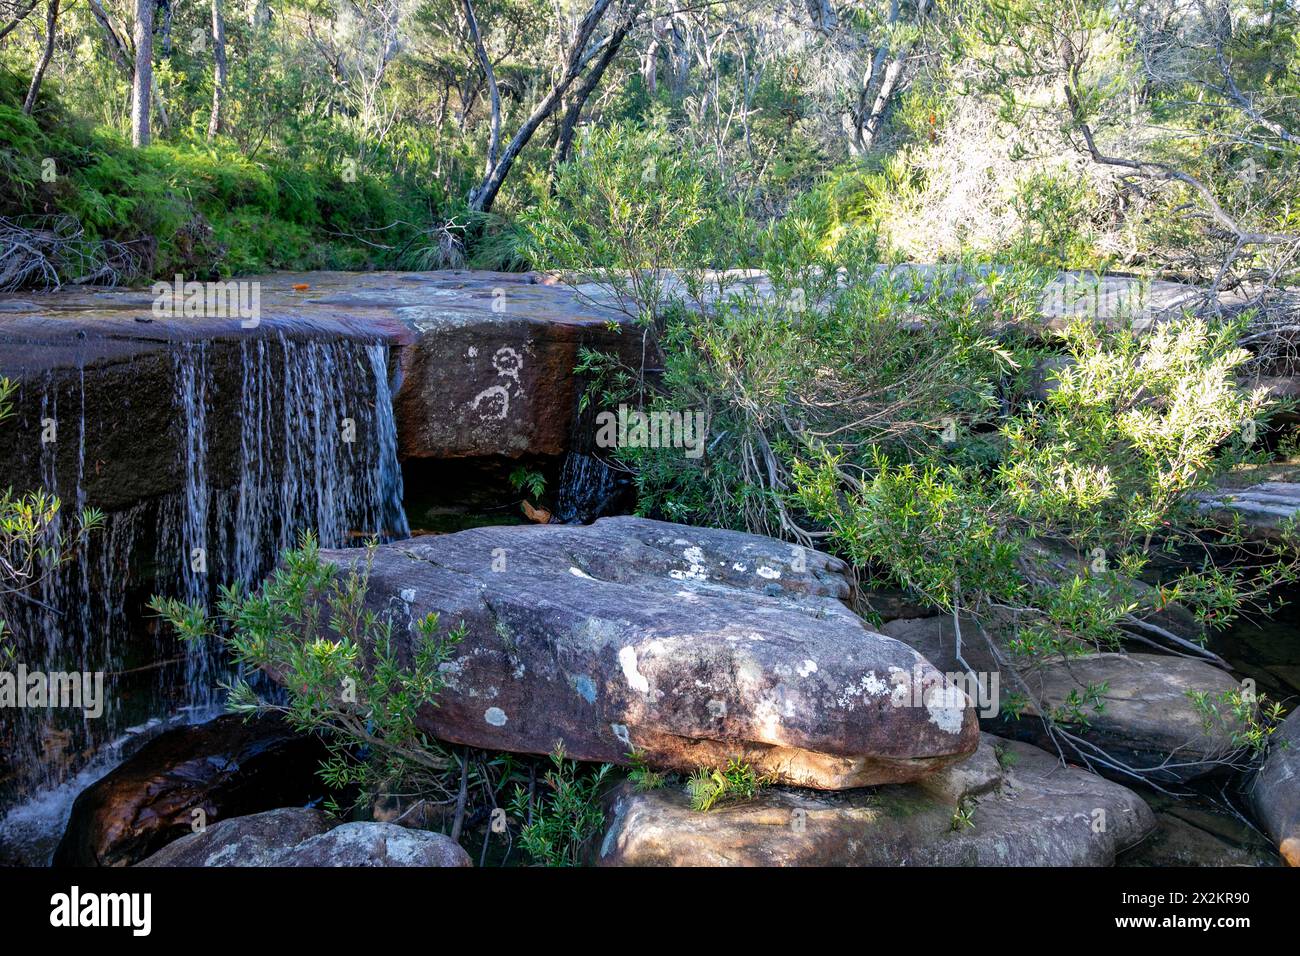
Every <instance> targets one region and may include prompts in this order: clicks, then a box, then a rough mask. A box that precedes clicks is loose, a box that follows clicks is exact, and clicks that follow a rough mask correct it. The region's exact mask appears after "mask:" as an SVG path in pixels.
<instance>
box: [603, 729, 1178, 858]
mask: <svg viewBox="0 0 1300 956" xmlns="http://www.w3.org/2000/svg"><path fill="white" fill-rule="evenodd" d="M959 811H960V814H959ZM606 819H607V820H608V821H609V822H608V828H607V830H606V832H605V835H604V838H603V840H602V841H601V842H600V843H599V845H598V846H596V847H595V848H594V862H595V863H596V864H597V865H600V866H1109V865H1111V864H1112V863H1114V861H1115V855H1116V853H1118V852H1120V851H1122V850H1124V849H1127V848H1128V847H1131V846H1133V845H1135V844H1137V843H1139V842H1140V841H1141V840H1142V839H1143V838H1144V837H1145V836H1146V835H1147V834H1148V833H1149V832H1150V831H1151V829H1152V827H1153V826H1154V820H1153V818H1152V815H1151V811H1150V810H1149V809H1148V808H1147V805H1146V804H1145V803H1144V802H1143V801H1142V798H1141V797H1139V796H1138V795H1137V794H1135V793H1133V792H1132V791H1130V790H1128V789H1126V788H1124V787H1122V786H1120V785H1118V784H1115V783H1111V782H1110V781H1108V780H1105V779H1103V778H1101V777H1098V776H1096V775H1094V774H1091V773H1088V772H1086V771H1084V770H1080V769H1077V768H1073V767H1064V766H1062V765H1061V764H1060V763H1059V762H1058V761H1057V759H1056V758H1055V757H1054V756H1053V755H1051V754H1048V753H1047V752H1045V751H1042V750H1039V749H1038V748H1036V747H1033V746H1030V745H1028V744H1023V743H1018V742H1015V741H1007V740H999V739H998V738H995V737H990V736H988V735H985V736H984V738H983V740H982V741H981V744H980V747H979V750H978V751H977V752H976V754H975V755H974V756H973V757H971V758H970V760H969V761H967V762H965V763H960V764H957V765H955V766H953V767H949V768H948V769H946V770H943V771H941V772H939V773H938V774H936V775H935V776H933V777H931V778H929V779H928V780H926V781H922V782H919V783H910V784H901V785H900V784H895V785H889V786H883V787H877V788H871V789H864V790H854V791H850V792H847V793H835V794H826V793H814V792H810V791H807V790H795V789H790V788H773V789H771V790H767V791H764V792H762V793H760V795H759V796H758V797H757V798H755V799H753V800H749V801H746V802H742V803H734V804H723V805H722V806H720V807H718V808H716V809H712V810H709V811H707V812H703V813H702V812H699V811H696V810H693V809H691V806H690V799H689V797H688V796H687V794H686V793H685V791H684V790H683V789H682V788H680V787H666V788H663V789H660V790H652V791H649V792H644V793H640V792H637V791H636V789H635V788H634V787H633V786H632V785H630V784H623V785H621V786H620V787H619V788H618V789H617V790H615V791H614V793H613V794H612V795H611V797H610V801H609V809H608V812H607V814H606Z"/></svg>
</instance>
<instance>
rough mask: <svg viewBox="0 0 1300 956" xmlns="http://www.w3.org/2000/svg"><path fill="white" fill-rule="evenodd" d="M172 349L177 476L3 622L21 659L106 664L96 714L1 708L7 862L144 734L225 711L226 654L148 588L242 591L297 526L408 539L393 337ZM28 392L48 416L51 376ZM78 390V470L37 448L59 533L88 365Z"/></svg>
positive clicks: (79, 489)
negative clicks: (151, 600) (234, 367)
mask: <svg viewBox="0 0 1300 956" xmlns="http://www.w3.org/2000/svg"><path fill="white" fill-rule="evenodd" d="M170 358H171V373H172V380H173V389H172V396H171V401H172V413H173V416H174V418H173V421H174V436H173V438H174V444H175V448H176V454H177V466H178V472H179V475H180V476H181V478H182V481H181V485H180V488H179V489H178V490H176V491H173V492H172V493H169V494H165V495H162V496H160V497H157V498H154V499H150V500H146V501H142V502H140V503H139V504H136V505H134V506H132V507H130V508H128V509H126V510H120V511H116V512H113V513H111V514H109V515H108V516H107V521H106V524H105V526H104V527H103V528H102V529H101V530H99V531H97V532H95V533H94V534H93V535H92V537H91V539H90V541H89V542H88V544H87V546H86V547H85V548H84V549H82V551H81V552H80V554H79V555H78V558H77V560H75V561H73V562H71V563H70V564H68V565H67V566H65V567H64V568H62V569H61V570H60V571H59V572H57V573H55V574H52V575H51V576H49V577H48V578H47V579H46V580H45V581H44V583H43V585H42V587H41V591H40V595H39V604H36V603H33V604H29V605H27V606H25V607H24V608H20V609H18V611H17V615H16V617H15V618H14V620H13V621H12V623H11V626H12V627H13V630H14V632H15V635H16V636H17V639H18V654H19V658H18V659H19V660H24V661H30V662H33V663H31V664H30V665H29V667H31V668H32V669H36V668H38V667H39V668H41V669H44V670H46V671H54V670H67V671H90V672H103V673H104V674H105V684H104V686H105V694H104V697H105V702H104V712H103V714H102V715H101V716H99V717H97V718H92V717H89V716H85V715H84V714H83V713H82V712H81V711H77V710H72V711H70V710H68V709H66V708H63V709H55V708H21V709H16V710H9V711H7V712H6V713H5V714H4V715H3V716H4V719H5V720H8V721H11V722H16V725H11V726H10V727H9V728H7V730H5V728H0V730H5V733H4V735H3V736H4V737H5V738H7V739H8V740H9V741H11V742H12V743H13V744H14V746H12V747H11V748H9V749H10V750H11V752H10V753H8V754H7V755H6V762H7V764H8V766H7V767H5V768H3V773H0V777H3V779H0V813H3V814H4V816H3V817H2V818H0V862H4V860H5V857H6V855H8V856H18V857H20V858H22V857H28V858H30V856H31V854H30V852H28V853H23V851H22V846H23V844H30V843H31V842H32V841H33V840H42V841H48V840H49V838H50V834H51V833H53V834H54V835H55V836H57V833H58V831H59V830H61V828H62V825H63V822H64V820H65V819H66V814H67V811H68V809H69V807H70V804H71V801H72V799H73V798H74V797H75V796H76V793H77V792H79V791H80V790H81V789H83V788H84V787H85V786H87V785H88V784H89V783H90V782H93V780H94V779H97V778H98V777H99V776H101V775H102V774H103V773H105V772H107V771H108V770H110V769H112V767H113V766H114V765H116V763H117V762H118V761H119V760H120V759H121V758H122V757H124V756H125V755H127V754H128V753H129V752H131V751H133V750H134V749H135V748H136V747H137V746H138V743H139V741H140V740H143V739H146V738H147V737H148V736H149V735H151V734H153V733H156V732H157V731H158V730H159V729H162V728H163V727H165V726H169V725H173V724H175V723H176V722H178V721H179V722H187V721H197V720H203V719H206V718H208V717H209V716H211V715H212V714H213V713H214V712H215V711H217V710H218V709H219V708H220V705H221V697H220V689H219V683H220V681H221V680H222V678H223V677H225V676H227V674H228V671H229V666H228V664H227V662H226V661H225V660H224V659H223V657H222V654H221V652H220V649H219V648H217V647H214V646H202V645H195V644H191V645H186V646H184V647H182V646H181V645H180V642H179V641H177V640H176V638H175V637H174V636H173V635H170V634H166V633H161V632H160V629H159V628H158V627H157V622H156V621H154V620H152V619H151V617H150V615H148V613H147V612H146V611H145V609H144V603H145V602H146V601H147V599H148V597H149V596H150V595H151V594H163V595H168V596H175V597H180V598H183V599H185V600H189V601H208V602H210V601H212V600H213V599H214V598H215V597H216V595H217V589H218V587H219V586H221V585H230V584H242V585H243V586H253V585H255V584H256V583H257V582H258V581H260V580H261V578H262V577H263V576H264V575H265V574H266V572H267V571H268V570H269V569H270V568H271V567H272V566H273V564H274V562H275V560H276V557H277V555H278V554H279V553H280V551H281V550H283V549H284V548H286V547H289V546H291V545H293V544H294V543H295V542H296V541H297V539H298V537H299V535H301V534H302V533H303V532H305V531H313V532H314V533H315V534H316V535H317V537H318V539H319V541H320V543H321V545H322V546H323V547H343V546H348V545H355V544H362V543H364V542H365V541H366V540H367V539H369V538H372V537H375V538H379V539H380V540H391V539H393V538H399V537H405V536H407V535H408V534H409V527H408V526H407V522H406V517H405V513H404V511H403V508H402V473H401V469H400V467H399V465H398V460H397V430H396V425H395V422H394V419H393V408H392V386H391V385H390V382H389V350H388V347H387V346H386V345H384V344H367V343H365V342H360V341H352V340H346V339H343V340H339V339H335V340H329V341H324V340H313V339H308V340H301V339H294V338H291V337H289V336H286V335H285V334H283V333H275V334H270V335H265V336H262V337H258V338H256V339H251V338H250V339H248V340H245V341H242V342H240V343H238V344H236V343H231V342H216V341H212V342H208V341H193V342H181V343H175V344H174V345H173V346H172V347H171V355H170ZM233 362H237V363H238V369H239V388H238V391H239V394H238V395H232V394H229V393H230V389H229V388H228V387H227V388H225V390H224V392H223V389H222V384H221V383H222V382H223V381H226V380H227V379H223V378H222V377H220V376H219V375H218V374H217V373H218V370H219V368H220V366H221V364H222V363H226V364H227V366H228V365H229V364H230V363H233ZM24 387H42V388H43V392H42V395H41V399H40V405H39V407H40V411H41V415H42V417H49V418H57V416H58V414H59V409H58V408H57V404H58V402H59V391H58V389H56V388H54V387H53V385H52V381H51V380H48V379H47V381H46V382H45V383H43V384H42V383H39V382H36V383H25V385H24ZM80 391H81V408H80V416H79V420H78V426H77V429H78V430H77V440H78V441H79V442H80V450H79V454H78V457H77V465H76V474H75V476H74V475H67V474H58V473H57V472H58V469H57V468H56V462H55V458H54V456H53V454H46V453H45V451H44V449H43V452H42V461H41V474H42V479H43V481H44V484H45V486H46V487H47V488H51V489H55V488H61V489H69V488H71V487H75V492H74V493H73V494H68V493H67V491H65V492H64V495H63V497H64V500H65V502H66V504H65V508H64V513H63V514H61V515H60V517H59V523H60V525H61V530H63V531H65V532H66V531H67V530H69V528H70V527H72V524H71V523H72V522H73V520H74V518H73V515H72V512H73V509H72V508H71V507H70V505H71V504H72V502H73V501H75V502H76V504H77V506H78V508H77V510H79V509H80V508H82V507H84V506H86V505H94V504H95V502H94V501H87V500H86V498H87V496H86V492H85V481H84V479H85V441H86V427H87V426H86V419H85V374H84V370H81V371H80ZM63 394H64V396H65V403H66V395H67V394H68V393H67V392H66V391H64V393H63ZM65 414H66V409H65ZM233 416H238V421H237V422H236V423H233V424H232V423H231V421H230V419H231V418H232V417H233ZM232 427H237V428H238V444H237V447H238V461H237V462H234V463H232V462H229V461H223V460H221V458H222V457H223V456H224V457H229V453H228V452H227V453H222V452H221V451H220V450H219V446H221V443H220V442H218V441H216V440H215V437H214V436H215V435H216V434H217V431H218V429H221V428H225V429H227V430H229V429H230V428H232ZM223 447H231V443H230V442H227V443H226V444H225V446H223ZM65 467H66V466H65Z"/></svg>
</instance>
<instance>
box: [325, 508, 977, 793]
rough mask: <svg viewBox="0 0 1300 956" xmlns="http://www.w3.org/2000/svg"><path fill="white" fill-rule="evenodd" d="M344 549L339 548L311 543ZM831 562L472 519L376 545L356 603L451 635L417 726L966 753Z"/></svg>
mask: <svg viewBox="0 0 1300 956" xmlns="http://www.w3.org/2000/svg"><path fill="white" fill-rule="evenodd" d="M324 554H325V557H326V558H327V559H328V560H332V561H334V562H337V563H338V564H340V565H351V564H353V563H354V562H356V561H358V560H361V558H360V557H359V555H358V554H357V552H355V551H352V552H349V551H327V552H324ZM848 590H849V585H848V581H847V579H846V577H845V567H844V565H843V564H842V562H840V561H839V560H838V559H835V558H832V557H830V556H828V555H825V554H821V553H819V552H815V551H806V550H800V549H792V548H791V546H789V545H787V544H784V543H782V542H780V541H776V540H773V539H770V538H764V537H759V536H755V535H748V534H741V533H737V532H731V531H720V530H713V529H701V528H693V527H687V526H684V525H675V524H668V523H664V522H658V521H649V520H645V519H640V518H606V519H602V520H600V521H597V522H596V523H595V524H593V525H589V526H585V527H582V526H568V525H534V526H526V527H490V528H476V529H473V530H470V531H463V532H460V533H458V534H453V535H446V536H439V537H423V538H418V539H415V540H412V541H406V542H401V543H398V544H393V545H385V546H382V547H380V548H379V549H378V550H377V551H376V552H375V553H374V555H373V565H372V568H371V572H370V582H369V591H368V595H367V603H368V605H369V606H370V607H372V608H374V609H375V610H377V611H380V612H384V613H391V614H395V616H396V618H397V624H398V627H397V631H398V634H399V642H400V641H401V640H404V639H409V636H410V634H411V633H412V631H413V629H414V623H413V622H415V621H416V620H418V619H420V618H423V616H424V615H426V614H428V613H430V612H437V613H438V614H439V615H440V616H441V620H442V622H443V624H444V625H445V626H452V625H455V624H457V623H460V622H463V623H464V625H465V626H466V627H467V629H468V636H467V638H466V639H465V641H464V643H463V644H462V645H461V646H460V647H459V648H458V651H457V654H456V656H455V658H454V660H452V661H450V662H449V663H448V664H446V665H445V672H446V678H447V687H446V689H445V690H444V691H443V693H442V694H441V696H440V698H439V702H438V706H437V707H428V708H426V709H424V710H423V711H422V712H421V714H420V718H419V720H420V726H421V728H422V729H423V730H425V731H427V732H428V733H429V734H431V735H432V736H435V737H437V738H439V739H441V740H447V741H451V742H454V743H460V744H468V745H470V746H473V747H483V748H486V749H491V750H505V751H515V752H522V753H537V754H540V753H547V752H550V751H551V750H552V749H553V748H554V747H555V745H556V744H557V743H562V744H563V745H564V747H565V749H566V750H567V752H568V753H569V754H570V755H571V756H573V757H575V758H577V759H580V760H592V761H611V762H618V763H626V762H627V760H628V755H629V754H630V753H631V752H632V751H634V750H638V751H642V752H644V755H645V758H646V759H647V760H648V761H649V762H650V763H651V764H652V765H655V766H662V767H667V768H673V769H678V770H690V769H692V768H695V767H699V766H711V765H717V764H720V763H722V764H725V763H726V762H727V760H729V759H730V758H732V757H739V758H741V759H743V760H747V761H749V762H750V763H751V764H752V765H753V766H754V767H755V768H756V769H757V770H759V771H760V772H763V773H769V774H772V775H774V777H775V778H776V779H779V780H781V781H784V782H787V783H794V784H799V785H803V786H808V787H815V788H819V789H842V788H845V787H858V786H864V785H867V784H875V783H884V782H892V781H903V780H914V779H917V778H919V777H922V776H925V775H926V774H929V773H931V772H933V771H935V770H936V769H938V768H940V767H943V766H945V765H946V764H949V763H952V762H953V761H955V760H958V759H960V758H962V757H964V756H967V755H968V754H970V753H971V752H972V751H973V750H974V749H975V746H976V743H977V738H978V728H977V725H976V718H975V714H974V712H973V710H972V709H971V708H970V705H969V702H968V700H967V698H966V696H965V695H964V694H963V693H961V692H960V691H959V690H957V689H956V688H955V687H953V686H952V685H950V684H948V683H947V682H946V681H945V679H944V677H943V675H942V674H940V673H939V672H937V671H936V670H935V669H934V668H933V667H931V666H930V665H929V663H927V662H926V660H925V659H924V658H923V657H922V656H921V655H920V654H917V653H916V652H915V651H913V650H912V649H911V648H909V647H908V646H907V645H905V644H903V643H901V642H899V641H895V640H892V639H890V638H887V637H883V636H881V635H880V634H877V633H875V632H873V631H871V630H870V629H869V628H867V627H866V625H864V624H863V623H862V621H861V619H860V618H858V617H857V616H856V615H855V614H854V613H853V612H852V611H851V610H849V608H848V607H847V606H846V605H845V604H844V603H843V599H844V598H846V597H847V595H848Z"/></svg>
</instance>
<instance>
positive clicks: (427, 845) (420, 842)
mask: <svg viewBox="0 0 1300 956" xmlns="http://www.w3.org/2000/svg"><path fill="white" fill-rule="evenodd" d="M139 865H140V866H145V867H175V866H285V867H300V866H315V867H329V866H360V867H390V866H391V867H407V866H436V867H443V866H450V867H464V866H472V865H473V864H472V863H471V861H470V858H469V854H468V853H466V852H465V851H464V849H462V848H461V847H460V846H459V845H457V844H456V843H455V842H453V841H452V839H451V838H450V837H447V836H444V835H443V834H441V833H431V832H429V831H427V830H414V829H409V828H407V827H400V826H395V825H393V824H391V823H343V824H340V823H337V822H335V821H331V820H330V819H329V818H328V817H326V816H325V815H324V814H323V813H321V812H320V811H319V810H311V809H300V808H293V809H279V810H270V811H267V812H266V813H257V814H252V815H250V816H245V817H235V818H232V819H229V820H225V821H222V822H221V823H218V824H216V825H215V826H212V827H209V828H208V829H207V830H206V831H204V832H203V833H194V834H190V835H189V836H186V837H182V838H181V839H179V840H177V841H176V842H175V843H172V844H170V845H169V846H167V847H164V848H163V849H162V850H160V851H159V852H157V853H155V854H154V855H153V856H151V857H149V858H148V859H146V860H144V861H143V862H141V863H140V864H139Z"/></svg>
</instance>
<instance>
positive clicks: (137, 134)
mask: <svg viewBox="0 0 1300 956" xmlns="http://www.w3.org/2000/svg"><path fill="white" fill-rule="evenodd" d="M155 3H156V0H135V76H134V77H133V78H132V83H131V142H132V144H133V145H135V146H148V145H149V106H150V101H151V94H152V93H153V13H154V4H155Z"/></svg>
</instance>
